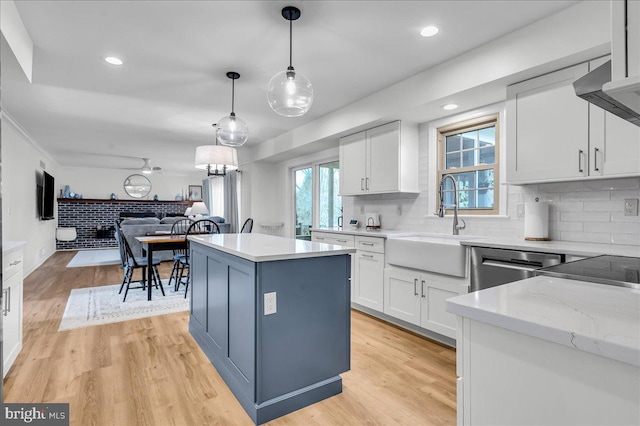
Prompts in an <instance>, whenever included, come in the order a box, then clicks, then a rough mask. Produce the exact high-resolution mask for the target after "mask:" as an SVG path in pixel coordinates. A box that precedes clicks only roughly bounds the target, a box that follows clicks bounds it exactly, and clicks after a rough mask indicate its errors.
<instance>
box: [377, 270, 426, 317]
mask: <svg viewBox="0 0 640 426" xmlns="http://www.w3.org/2000/svg"><path fill="white" fill-rule="evenodd" d="M419 291H420V275H419V274H417V273H415V272H412V271H406V270H398V269H394V268H386V269H385V270H384V313H385V314H387V315H391V316H392V317H395V318H399V319H401V320H403V321H407V322H410V323H411V324H415V325H420V293H419Z"/></svg>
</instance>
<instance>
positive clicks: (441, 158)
mask: <svg viewBox="0 0 640 426" xmlns="http://www.w3.org/2000/svg"><path fill="white" fill-rule="evenodd" d="M500 115H501V113H500V112H499V111H498V112H496V111H495V110H494V111H493V112H490V113H489V112H485V113H483V114H481V115H480V116H478V117H474V118H468V119H463V118H460V119H459V120H455V118H453V119H452V120H450V121H449V123H447V124H445V125H440V126H434V129H435V140H436V149H435V150H434V154H435V157H436V161H435V169H436V172H435V174H434V176H435V179H436V185H435V192H434V193H435V199H434V204H435V205H436V206H438V204H439V199H440V185H439V183H440V180H441V179H442V176H443V174H447V172H446V169H445V168H444V167H445V164H446V163H445V152H446V149H445V141H446V137H447V136H450V135H453V134H458V133H464V132H469V131H473V130H478V129H483V128H486V127H490V126H491V125H493V126H494V127H495V137H496V144H495V159H496V161H495V163H494V164H493V165H477V166H470V167H460V168H459V169H456V171H455V173H465V172H472V171H478V170H493V173H494V185H493V194H494V204H493V208H491V209H489V208H458V212H459V213H460V214H462V215H468V216H480V217H482V216H497V215H499V214H500V212H501V211H502V205H501V198H502V194H501V192H502V190H501V187H502V185H501V181H500V175H501V174H500V170H501V168H502V167H503V162H504V159H503V158H502V156H501V152H502V150H501V149H500V148H501V145H502V143H503V142H502V141H501V134H502V132H501V131H500V130H501V119H500ZM453 120H455V121H453ZM452 121H453V122H452ZM460 148H461V149H460V150H461V151H462V146H461V147H460ZM436 209H437V207H436ZM445 214H446V215H451V214H453V208H447V209H445Z"/></svg>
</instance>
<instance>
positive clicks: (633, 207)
mask: <svg viewBox="0 0 640 426" xmlns="http://www.w3.org/2000/svg"><path fill="white" fill-rule="evenodd" d="M624 215H625V216H638V199H637V198H625V199H624Z"/></svg>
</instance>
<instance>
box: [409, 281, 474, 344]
mask: <svg viewBox="0 0 640 426" xmlns="http://www.w3.org/2000/svg"><path fill="white" fill-rule="evenodd" d="M462 282H464V281H463V280H462V281H461V280H459V279H456V278H448V277H444V276H440V275H436V274H422V275H421V277H420V300H421V301H422V302H421V309H420V326H421V327H423V328H426V329H429V330H431V331H435V332H436V333H440V334H442V335H444V336H447V337H451V338H452V339H455V338H456V316H455V315H454V314H451V313H449V312H447V299H449V298H450V297H455V296H458V295H459V294H463V293H465V292H466V291H465V284H461V283H462Z"/></svg>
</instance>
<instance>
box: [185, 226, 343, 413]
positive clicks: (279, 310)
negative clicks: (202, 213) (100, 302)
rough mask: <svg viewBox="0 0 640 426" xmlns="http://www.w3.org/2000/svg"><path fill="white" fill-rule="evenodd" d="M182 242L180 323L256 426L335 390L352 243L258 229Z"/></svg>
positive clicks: (339, 385)
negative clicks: (183, 314) (186, 301)
mask: <svg viewBox="0 0 640 426" xmlns="http://www.w3.org/2000/svg"><path fill="white" fill-rule="evenodd" d="M189 240H190V255H191V258H190V263H191V280H192V283H191V314H190V321H189V331H190V333H191V334H192V336H193V337H194V338H195V340H196V341H197V342H198V344H199V345H200V347H201V348H202V350H203V351H204V352H205V354H206V355H207V357H208V358H209V360H210V361H211V362H212V364H213V365H214V367H215V368H216V370H217V371H218V373H219V374H220V376H222V378H223V379H224V381H225V382H226V383H227V385H228V386H229V388H230V389H231V391H232V392H233V394H234V395H235V396H236V398H237V399H238V401H239V402H240V403H241V404H242V406H243V408H244V409H245V411H246V412H247V414H249V416H250V417H251V419H252V420H253V421H254V422H255V423H256V424H260V423H264V422H267V421H269V420H272V419H274V418H277V417H280V416H282V415H285V414H287V413H290V412H292V411H295V410H297V409H299V408H302V407H305V406H307V405H310V404H313V403H315V402H318V401H320V400H322V399H325V398H328V397H330V396H333V395H336V394H338V393H340V392H342V379H341V378H340V376H339V374H341V373H343V372H345V371H348V370H349V368H350V337H351V333H350V328H351V323H350V287H349V277H350V272H351V266H350V265H351V263H350V258H349V254H350V253H353V252H355V249H353V248H347V247H342V246H336V245H331V244H322V243H313V242H310V241H301V240H295V239H289V238H282V237H275V236H269V235H263V234H215V235H196V236H191V237H189Z"/></svg>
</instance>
